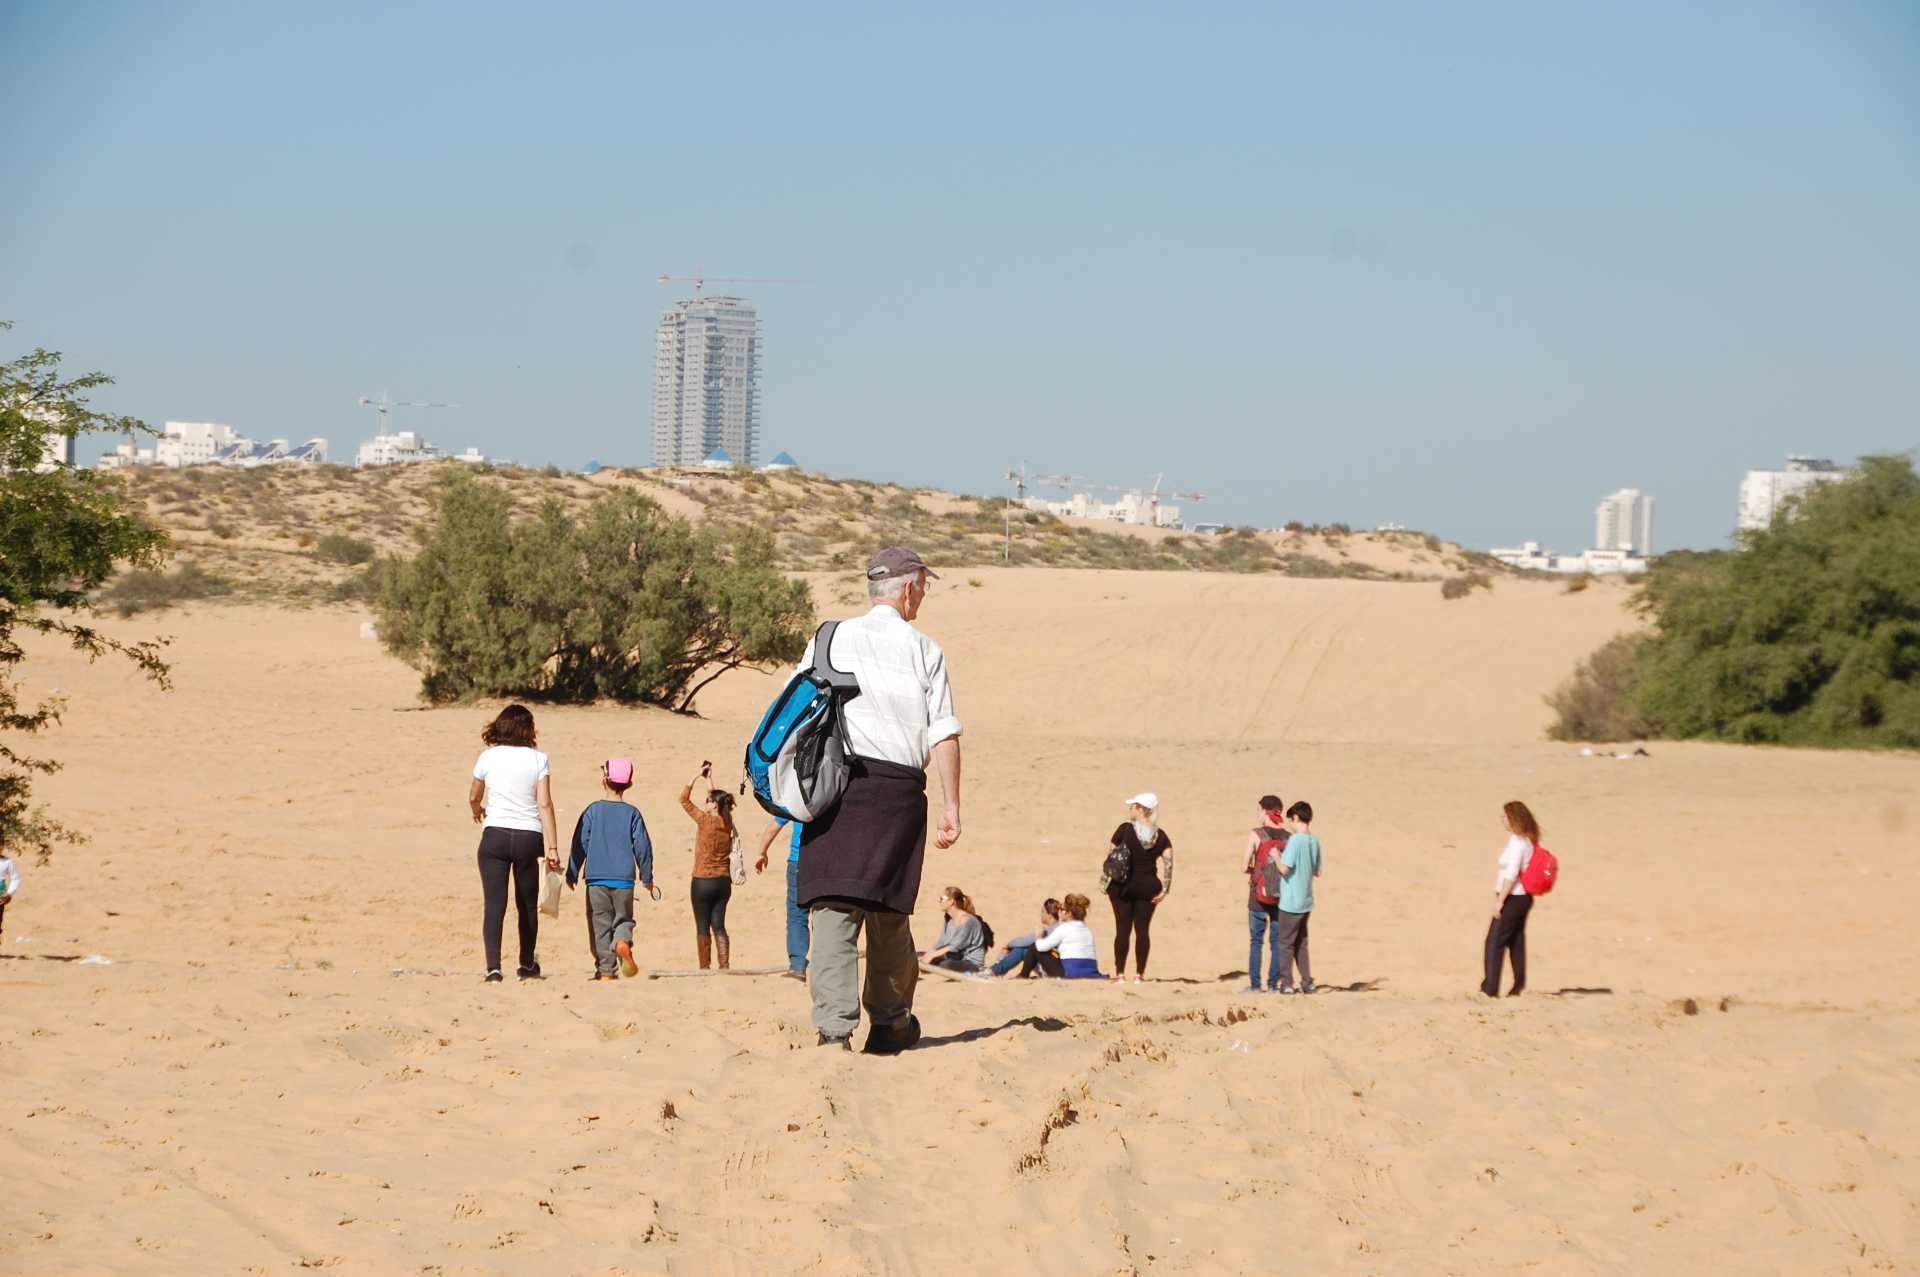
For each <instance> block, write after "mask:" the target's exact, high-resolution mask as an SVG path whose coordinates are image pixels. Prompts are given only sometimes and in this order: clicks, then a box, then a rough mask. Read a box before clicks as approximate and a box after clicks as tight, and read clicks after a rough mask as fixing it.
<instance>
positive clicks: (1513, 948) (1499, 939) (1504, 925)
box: [1480, 896, 1533, 998]
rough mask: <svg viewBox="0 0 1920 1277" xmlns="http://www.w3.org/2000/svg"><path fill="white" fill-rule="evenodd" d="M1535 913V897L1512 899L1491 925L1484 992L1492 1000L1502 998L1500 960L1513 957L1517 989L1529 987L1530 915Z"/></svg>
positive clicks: (1482, 983)
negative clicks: (1528, 940)
mask: <svg viewBox="0 0 1920 1277" xmlns="http://www.w3.org/2000/svg"><path fill="white" fill-rule="evenodd" d="M1532 912H1533V897H1532V896H1508V897H1507V898H1506V900H1505V901H1503V902H1502V903H1501V905H1500V916H1499V917H1498V918H1494V919H1493V920H1491V921H1490V922H1488V923H1487V963H1486V979H1484V980H1482V981H1481V982H1480V991H1481V992H1482V993H1484V994H1486V995H1487V996H1488V997H1490V998H1497V997H1499V996H1500V960H1501V959H1502V958H1504V957H1505V956H1506V955H1507V954H1508V953H1511V954H1512V955H1513V989H1512V990H1511V992H1514V993H1518V992H1520V991H1521V990H1522V989H1524V988H1526V987H1527V915H1528V914H1530V913H1532Z"/></svg>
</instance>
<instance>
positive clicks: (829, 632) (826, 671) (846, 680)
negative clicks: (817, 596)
mask: <svg viewBox="0 0 1920 1277" xmlns="http://www.w3.org/2000/svg"><path fill="white" fill-rule="evenodd" d="M839 628H840V622H838V621H826V622H823V623H822V624H821V626H820V628H819V630H818V631H816V632H815V633H814V636H813V672H814V673H815V674H817V675H818V676H819V677H820V678H821V679H822V680H824V681H825V682H826V683H827V685H828V686H830V687H832V688H833V689H834V690H835V691H836V692H845V693H847V694H848V695H853V694H857V693H858V692H859V691H860V680H859V679H858V678H856V677H854V676H853V675H852V674H849V673H848V672H847V671H845V670H842V669H836V668H835V667H834V664H833V635H834V631H836V630H838V629H839Z"/></svg>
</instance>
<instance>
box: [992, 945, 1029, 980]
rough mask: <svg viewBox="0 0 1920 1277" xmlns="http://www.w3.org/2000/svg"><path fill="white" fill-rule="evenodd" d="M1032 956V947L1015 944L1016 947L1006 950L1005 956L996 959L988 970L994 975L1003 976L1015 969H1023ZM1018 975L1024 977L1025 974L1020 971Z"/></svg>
mask: <svg viewBox="0 0 1920 1277" xmlns="http://www.w3.org/2000/svg"><path fill="white" fill-rule="evenodd" d="M1032 956H1033V946H1032V945H1030V944H1017V945H1014V946H1013V947H1012V948H1011V949H1008V950H1007V954H1006V956H1005V957H1004V958H999V959H996V960H995V961H994V964H993V966H992V967H991V968H989V969H990V970H991V971H992V972H993V973H994V974H995V975H1005V974H1006V973H1007V972H1009V971H1011V970H1013V969H1014V968H1015V967H1024V966H1026V965H1028V963H1027V960H1028V959H1029V958H1030V957H1032ZM1020 974H1021V975H1025V974H1026V972H1025V971H1022V972H1021V973H1020Z"/></svg>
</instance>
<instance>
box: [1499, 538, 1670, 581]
mask: <svg viewBox="0 0 1920 1277" xmlns="http://www.w3.org/2000/svg"><path fill="white" fill-rule="evenodd" d="M1487 553H1488V554H1490V555H1492V556H1493V557H1494V558H1496V559H1498V560H1500V561H1501V562H1502V563H1504V564H1506V565H1507V566H1509V567H1515V568H1523V569H1526V570H1529V571H1533V572H1566V573H1570V574H1572V575H1575V576H1578V575H1581V574H1589V575H1593V576H1617V575H1632V574H1634V573H1637V572H1645V571H1646V570H1647V560H1646V559H1645V558H1644V557H1643V556H1641V555H1637V554H1632V553H1629V552H1628V551H1626V550H1604V549H1603V550H1587V551H1585V552H1583V553H1580V554H1560V553H1557V552H1555V551H1553V550H1548V549H1543V548H1542V547H1541V545H1540V543H1539V542H1538V541H1522V542H1521V543H1520V544H1519V545H1518V546H1496V547H1495V548H1493V549H1491V550H1489V551H1487Z"/></svg>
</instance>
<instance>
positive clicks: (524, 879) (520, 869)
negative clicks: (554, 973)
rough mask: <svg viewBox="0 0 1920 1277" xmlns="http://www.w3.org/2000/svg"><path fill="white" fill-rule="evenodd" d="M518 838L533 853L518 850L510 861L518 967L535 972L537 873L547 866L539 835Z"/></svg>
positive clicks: (538, 908) (537, 908) (537, 964)
mask: <svg viewBox="0 0 1920 1277" xmlns="http://www.w3.org/2000/svg"><path fill="white" fill-rule="evenodd" d="M521 841H523V842H527V841H530V842H531V844H532V846H533V855H531V856H527V855H525V854H524V853H522V855H521V856H520V857H519V858H518V859H516V860H515V861H514V862H513V907H514V911H515V912H516V913H517V914H518V915H519V918H520V969H521V970H522V971H537V970H539V967H540V963H539V961H538V960H537V959H535V957H534V954H533V951H534V947H535V946H536V945H537V944H538V943H539V940H540V875H541V874H543V873H545V872H546V868H547V867H546V865H545V863H544V862H543V861H542V858H541V855H540V835H539V834H531V835H529V837H528V838H527V839H523V840H521Z"/></svg>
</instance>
